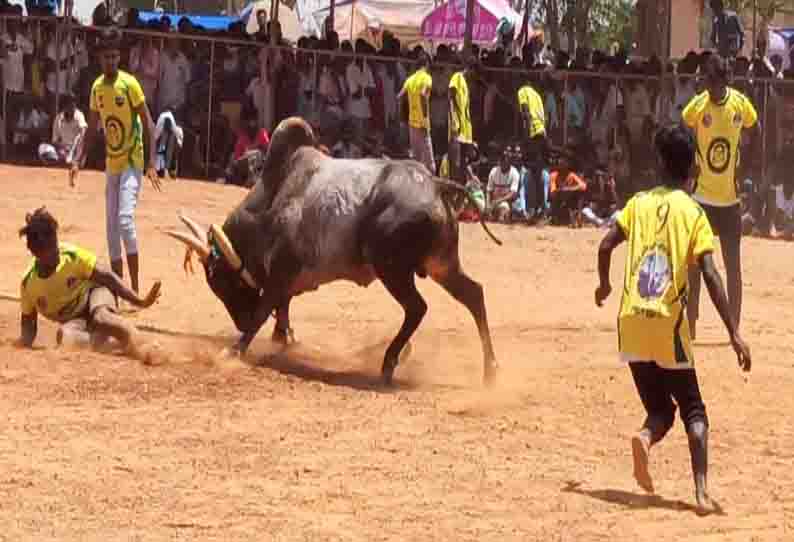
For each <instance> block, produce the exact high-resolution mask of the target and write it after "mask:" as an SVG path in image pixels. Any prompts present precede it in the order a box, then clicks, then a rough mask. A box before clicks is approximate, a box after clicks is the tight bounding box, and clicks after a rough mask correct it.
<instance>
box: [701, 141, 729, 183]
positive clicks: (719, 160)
mask: <svg viewBox="0 0 794 542" xmlns="http://www.w3.org/2000/svg"><path fill="white" fill-rule="evenodd" d="M706 162H707V163H708V166H709V169H710V170H711V171H713V172H714V173H717V174H720V173H725V172H726V171H727V170H728V166H730V165H731V144H730V142H729V141H728V140H727V139H725V138H724V137H716V138H714V139H713V140H712V141H711V144H710V145H709V148H708V151H706Z"/></svg>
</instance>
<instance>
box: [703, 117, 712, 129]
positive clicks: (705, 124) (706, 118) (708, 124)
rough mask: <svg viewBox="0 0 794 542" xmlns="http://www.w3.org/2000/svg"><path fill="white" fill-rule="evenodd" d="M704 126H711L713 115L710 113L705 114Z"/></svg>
mask: <svg viewBox="0 0 794 542" xmlns="http://www.w3.org/2000/svg"><path fill="white" fill-rule="evenodd" d="M703 126H705V127H706V128H710V127H711V115H709V114H708V113H706V114H705V115H703Z"/></svg>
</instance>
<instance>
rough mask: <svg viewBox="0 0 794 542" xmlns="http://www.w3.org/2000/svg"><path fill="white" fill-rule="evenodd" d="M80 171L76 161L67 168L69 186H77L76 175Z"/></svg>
mask: <svg viewBox="0 0 794 542" xmlns="http://www.w3.org/2000/svg"><path fill="white" fill-rule="evenodd" d="M78 173H80V166H79V165H78V164H77V161H74V162H72V167H71V168H69V186H70V187H71V188H74V187H76V186H77V175H78Z"/></svg>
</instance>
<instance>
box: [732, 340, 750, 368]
mask: <svg viewBox="0 0 794 542" xmlns="http://www.w3.org/2000/svg"><path fill="white" fill-rule="evenodd" d="M731 346H733V351H734V352H736V359H737V361H738V362H739V367H741V368H742V370H743V371H744V372H746V373H749V372H750V367H751V366H752V364H753V360H752V358H751V357H750V347H749V346H747V344H746V343H745V342H744V341H743V340H742V338H741V336H740V335H739V332H738V331H737V332H735V333H734V334H733V335H732V336H731Z"/></svg>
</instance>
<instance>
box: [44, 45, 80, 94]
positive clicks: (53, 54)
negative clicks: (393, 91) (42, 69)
mask: <svg viewBox="0 0 794 542" xmlns="http://www.w3.org/2000/svg"><path fill="white" fill-rule="evenodd" d="M73 55H74V48H73V47H72V44H71V42H68V41H62V42H61V63H63V62H64V61H66V60H70V61H71V60H72V56H73ZM57 57H58V51H57V50H56V48H55V41H51V42H49V43H48V44H47V58H49V59H50V60H52V61H53V62H54V63H55V70H53V71H51V72H49V73H48V74H47V90H48V91H49V92H50V93H51V94H55V93H56V90H55V86H56V83H57V81H58V75H57V74H58V71H60V73H61V81H60V85H58V92H60V93H61V94H65V93H66V92H68V90H69V81H70V78H71V73H72V62H69V64H68V66H69V67H67V68H61V67H60V66H58V64H57V61H58V58H57Z"/></svg>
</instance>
